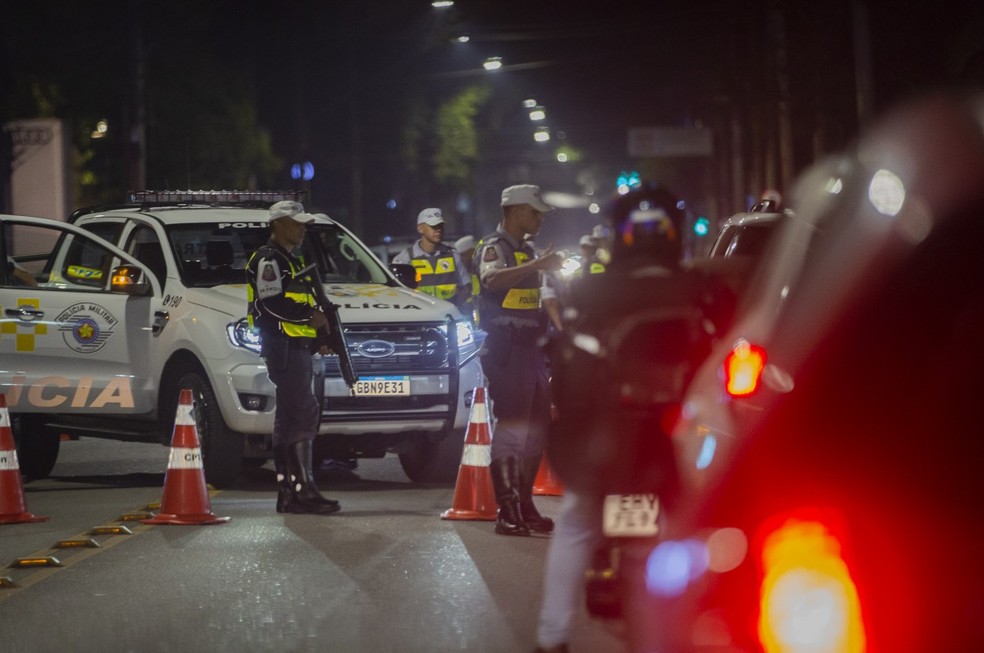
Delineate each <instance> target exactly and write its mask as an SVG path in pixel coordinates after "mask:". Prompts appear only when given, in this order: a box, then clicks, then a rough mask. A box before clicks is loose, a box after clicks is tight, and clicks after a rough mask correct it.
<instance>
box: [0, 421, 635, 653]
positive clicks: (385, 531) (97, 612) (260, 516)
mask: <svg viewBox="0 0 984 653" xmlns="http://www.w3.org/2000/svg"><path fill="white" fill-rule="evenodd" d="M167 457H168V449H167V447H158V446H156V445H147V444H124V443H119V442H112V441H103V440H95V439H88V438H83V439H81V440H78V441H68V442H63V443H62V451H61V455H60V457H59V461H58V464H57V465H56V467H55V469H54V471H53V473H52V476H51V477H50V478H48V479H45V480H43V481H36V482H32V483H28V484H27V485H26V486H25V487H24V496H25V500H26V503H27V508H28V510H29V511H30V512H32V513H34V514H36V515H40V516H47V517H48V520H47V521H43V522H37V523H24V524H13V525H4V526H0V564H2V565H3V566H4V568H3V569H0V577H3V578H6V579H8V582H7V584H8V585H9V586H8V587H4V588H0V653H7V652H14V651H16V652H21V651H24V652H27V651H31V652H34V651H55V650H62V651H77V652H87V651H93V652H96V651H99V652H111V653H112V652H116V651H134V652H138V651H139V652H145V651H219V652H224V651H274V650H276V651H343V652H344V651H373V652H386V651H402V652H415V651H419V652H421V653H423V652H428V653H433V652H441V651H490V652H498V651H503V652H505V651H509V652H512V651H520V652H521V651H532V650H533V648H534V646H535V641H534V639H535V638H534V635H535V629H536V615H537V611H538V609H539V602H540V592H541V582H542V573H543V572H542V569H543V562H544V558H545V555H546V550H547V542H548V540H547V539H546V538H540V537H530V538H516V537H512V538H507V537H503V536H497V535H494V534H493V532H492V524H491V522H467V521H446V520H442V519H441V518H440V514H441V512H443V511H444V510H446V509H447V508H449V507H450V506H451V502H452V500H453V493H454V488H453V487H451V486H444V485H441V486H437V485H435V486H422V485H415V484H412V483H410V482H409V481H408V480H406V478H405V477H404V476H403V473H402V470H400V466H399V461H398V460H397V459H396V458H395V457H392V456H390V457H387V458H384V459H380V460H367V461H361V462H360V465H359V468H358V469H357V470H356V473H355V474H356V475H355V476H338V475H335V474H332V473H328V472H320V473H319V474H318V480H319V484H320V486H321V489H322V491H323V492H325V494H328V495H329V496H332V497H333V498H337V499H339V500H340V501H341V502H342V512H340V513H338V514H335V515H331V516H328V517H319V516H308V515H287V516H284V515H278V514H277V513H276V512H275V510H274V498H275V491H274V481H273V472H272V470H271V469H269V468H268V467H265V468H261V469H256V470H250V471H249V472H248V474H247V475H246V476H245V477H244V478H243V479H242V481H241V482H240V483H239V484H238V485H237V486H236V487H234V488H232V489H229V490H224V491H221V492H216V493H214V494H213V495H212V496H211V499H210V504H211V509H212V511H213V512H214V513H215V514H216V515H218V516H228V517H230V518H231V519H230V521H229V522H228V523H225V524H218V525H204V526H172V525H153V526H151V525H145V524H142V523H140V522H139V521H136V520H135V518H137V517H139V516H141V513H145V512H148V511H149V510H152V509H154V508H155V506H154V505H153V504H154V503H155V502H159V500H160V496H161V490H162V487H163V482H164V470H165V469H166V467H167ZM537 503H538V505H539V506H540V508H541V511H542V512H544V513H545V514H547V515H554V516H555V515H556V511H557V509H558V507H559V503H560V498H559V497H538V499H537ZM148 507H149V508H148ZM120 526H124V527H126V529H127V530H129V531H130V533H129V534H127V533H122V534H113V533H102V532H101V531H99V530H98V529H100V528H107V527H109V528H118V527H120ZM59 543H62V544H61V546H62V547H64V548H59V546H58V545H59ZM68 545H71V546H68ZM95 545H98V546H95ZM27 558H41V559H45V558H54V559H55V560H57V563H58V564H59V565H60V566H47V565H52V564H53V563H52V561H50V560H49V561H48V562H47V565H46V566H41V567H28V568H20V567H17V566H11V565H17V564H23V563H18V562H17V561H19V560H24V559H27ZM618 631H619V628H618V626H617V624H610V623H603V622H599V621H595V620H592V619H591V618H589V617H588V616H587V614H586V613H582V614H581V615H580V617H579V619H578V622H577V629H576V634H575V638H574V646H573V650H574V651H593V652H597V653H606V652H609V651H622V650H624V646H623V644H622V642H621V640H620V638H619V632H618Z"/></svg>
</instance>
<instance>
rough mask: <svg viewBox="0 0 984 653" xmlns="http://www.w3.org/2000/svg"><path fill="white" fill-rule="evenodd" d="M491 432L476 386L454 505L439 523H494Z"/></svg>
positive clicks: (481, 393) (482, 395) (480, 389)
mask: <svg viewBox="0 0 984 653" xmlns="http://www.w3.org/2000/svg"><path fill="white" fill-rule="evenodd" d="M491 464H492V429H491V427H490V426H489V412H488V409H487V408H486V407H485V388H484V387H482V386H478V387H477V388H475V390H474V392H473V394H472V406H471V412H470V413H469V414H468V430H467V431H466V432H465V446H464V450H463V451H462V452H461V466H459V467H458V481H457V482H456V483H455V486H454V501H453V502H452V505H451V507H450V508H448V509H447V510H445V511H444V512H443V513H441V519H461V520H472V521H480V520H482V521H495V515H496V511H497V510H498V508H499V506H498V504H496V502H495V492H494V490H493V489H492V473H491V472H490V471H489V465H491Z"/></svg>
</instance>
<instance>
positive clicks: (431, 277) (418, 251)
mask: <svg viewBox="0 0 984 653" xmlns="http://www.w3.org/2000/svg"><path fill="white" fill-rule="evenodd" d="M444 226H445V223H444V216H443V215H442V214H441V209H437V208H429V209H424V210H423V211H421V212H420V214H419V215H417V232H418V233H419V234H420V239H419V240H417V242H415V243H414V244H413V245H411V246H410V247H408V248H407V249H405V250H403V251H402V252H400V253H399V254H397V255H396V256H394V257H393V263H403V264H410V265H412V266H413V267H414V268H415V269H416V270H417V290H419V291H421V292H425V293H427V294H428V295H433V296H434V297H437V298H438V299H446V300H447V301H449V302H453V303H454V304H456V305H457V306H458V307H459V308H461V309H462V310H463V311H466V312H467V311H469V309H468V308H467V306H466V303H467V301H468V298H469V297H470V296H471V292H470V290H469V288H470V283H471V280H470V279H469V278H468V270H467V269H465V266H464V265H463V264H462V262H461V257H459V256H458V253H457V252H456V251H455V250H454V248H452V247H451V246H450V245H448V244H446V243H444V242H443V239H444Z"/></svg>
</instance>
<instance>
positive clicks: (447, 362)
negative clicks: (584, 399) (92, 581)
mask: <svg viewBox="0 0 984 653" xmlns="http://www.w3.org/2000/svg"><path fill="white" fill-rule="evenodd" d="M282 199H294V200H299V199H301V198H299V197H297V196H296V195H295V194H294V193H269V192H265V193H264V192H260V193H247V192H190V191H174V192H170V191H169V192H154V191H143V192H138V193H132V194H131V196H130V197H129V200H130V201H129V202H128V203H127V204H126V205H123V206H115V207H107V208H101V209H91V210H82V211H78V212H76V213H75V214H74V215H73V216H72V217H71V219H70V221H69V224H65V223H61V222H57V221H52V220H43V219H39V218H23V217H14V216H4V217H3V218H2V220H3V222H4V230H3V233H4V238H2V239H0V254H2V255H4V256H8V266H7V270H6V271H5V272H4V275H3V277H0V281H2V284H0V358H2V360H3V364H2V365H0V392H4V393H5V394H6V397H7V403H8V406H9V407H10V412H11V415H12V422H13V427H14V433H15V439H17V440H18V451H19V458H20V466H21V471H22V472H23V473H24V474H25V476H27V477H34V478H37V477H43V476H45V475H46V474H47V473H49V472H50V471H51V468H52V467H53V466H54V463H55V460H56V458H57V453H58V442H59V439H60V434H69V435H75V436H93V437H109V438H116V439H121V440H134V441H147V442H160V443H163V444H165V445H167V444H170V438H171V431H172V428H173V426H172V425H173V421H174V416H175V412H176V405H177V400H178V395H179V391H180V390H181V389H182V388H190V389H191V390H192V391H193V394H194V397H195V410H194V413H195V419H196V423H197V430H198V437H199V440H200V441H201V446H202V453H203V456H204V462H205V476H206V479H207V480H208V481H209V482H210V483H212V484H214V485H216V486H217V487H222V486H228V485H230V484H231V483H233V482H234V481H235V479H236V478H237V477H238V475H239V473H240V471H241V469H242V467H243V465H244V464H245V465H260V464H262V463H263V462H264V461H266V460H267V459H268V458H269V457H270V456H271V449H270V434H271V432H272V431H273V417H274V408H275V399H274V397H275V393H274V386H273V385H272V384H271V382H270V380H269V379H268V378H267V374H266V368H265V366H264V363H263V360H262V359H260V357H259V342H258V338H257V335H256V334H255V333H253V332H252V331H251V330H250V328H249V327H248V325H247V322H246V284H245V271H244V269H245V266H246V262H247V261H248V260H249V257H250V255H251V254H252V252H253V251H254V250H255V249H256V248H257V247H258V246H259V245H261V244H262V243H264V242H266V240H267V238H268V236H269V229H268V226H267V214H268V211H267V208H268V207H269V205H270V204H272V203H273V202H276V201H279V200H282ZM302 249H303V254H302V255H303V257H304V259H305V260H306V262H308V263H317V264H318V266H319V268H320V270H321V276H322V280H323V282H324V285H325V292H326V293H327V295H328V297H329V299H330V300H331V301H333V302H334V303H336V304H338V306H339V307H340V316H341V319H342V322H343V323H344V325H345V332H346V337H347V341H348V345H349V353H350V356H351V358H352V361H353V363H354V366H355V369H356V371H357V373H358V374H359V377H360V380H359V382H358V383H357V384H356V385H355V386H354V387H353V388H351V389H350V388H349V387H348V386H347V385H346V383H345V382H344V380H343V379H342V376H341V373H340V371H339V367H338V361H337V358H336V357H335V356H326V357H324V358H322V359H321V364H320V365H316V369H317V370H319V372H320V373H319V374H318V376H317V378H316V392H317V394H318V395H319V396H320V397H322V398H323V404H322V405H323V409H322V423H321V429H320V433H321V434H320V436H319V438H318V439H317V440H316V447H317V448H316V451H318V452H319V453H320V454H321V455H323V456H332V457H380V456H383V455H385V454H386V453H387V452H396V453H398V454H399V457H400V461H401V463H402V466H403V469H404V471H405V472H406V474H407V475H408V476H409V477H410V478H411V480H414V481H418V482H438V481H453V480H454V478H455V475H456V474H457V469H458V465H459V463H460V460H461V451H462V446H463V436H464V430H465V428H466V427H467V421H468V414H467V413H468V403H467V402H468V401H469V399H470V393H471V390H472V389H473V388H474V387H476V386H478V385H481V384H482V382H483V375H482V369H481V365H480V363H479V360H478V358H477V354H478V348H479V347H478V345H479V343H478V342H477V341H476V338H475V333H474V332H473V330H472V327H471V325H470V323H469V322H468V320H467V319H465V318H464V316H462V315H461V314H460V312H459V311H458V310H457V309H456V308H455V307H454V306H452V305H451V304H450V303H448V302H444V301H440V300H437V299H435V298H433V297H430V296H428V295H424V294H423V293H419V292H416V291H414V290H411V289H409V288H407V287H406V286H404V285H403V284H402V283H401V282H400V280H399V279H398V278H397V276H395V275H394V273H393V272H391V271H390V270H388V269H387V268H386V267H385V266H384V265H383V264H382V263H381V262H380V261H379V259H378V258H377V257H376V256H375V255H373V254H372V253H371V252H370V251H369V250H368V248H366V247H365V246H364V245H363V244H362V242H361V241H360V240H359V239H358V238H357V237H356V236H354V235H353V234H352V233H351V232H350V231H349V230H348V229H346V228H345V227H344V226H342V225H341V224H339V223H337V222H335V221H334V220H331V219H330V218H328V217H327V216H324V215H319V216H318V218H317V220H316V222H315V223H314V224H312V225H311V226H310V227H309V229H308V234H307V237H306V238H305V241H304V245H303V246H302ZM15 269H16V270H18V272H23V270H24V269H26V270H27V271H28V272H29V273H30V275H31V277H33V279H34V280H35V285H16V284H20V283H22V282H21V281H20V278H19V277H17V276H15V275H14V273H13V270H15Z"/></svg>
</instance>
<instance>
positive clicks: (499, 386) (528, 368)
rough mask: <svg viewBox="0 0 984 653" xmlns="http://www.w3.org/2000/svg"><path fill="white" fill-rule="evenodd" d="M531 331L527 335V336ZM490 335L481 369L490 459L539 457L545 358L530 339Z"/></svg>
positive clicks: (546, 399) (545, 404) (546, 395)
mask: <svg viewBox="0 0 984 653" xmlns="http://www.w3.org/2000/svg"><path fill="white" fill-rule="evenodd" d="M531 331H532V330H531ZM521 333H522V332H521V331H513V330H509V329H501V330H500V329H491V330H490V331H489V335H488V337H487V338H486V340H485V351H484V352H483V355H482V369H483V370H484V371H485V376H486V378H487V379H488V383H489V397H491V399H492V413H493V415H494V416H495V420H496V421H495V428H494V429H493V433H492V459H493V460H498V459H500V458H506V457H510V456H515V457H517V458H531V457H533V456H539V455H540V454H542V453H543V449H544V447H545V446H546V442H547V431H548V429H549V428H550V388H549V379H548V376H547V358H546V355H545V354H544V353H543V351H542V350H541V349H540V346H539V345H538V344H537V338H536V336H535V334H534V335H532V336H530V335H519V334H521Z"/></svg>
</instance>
